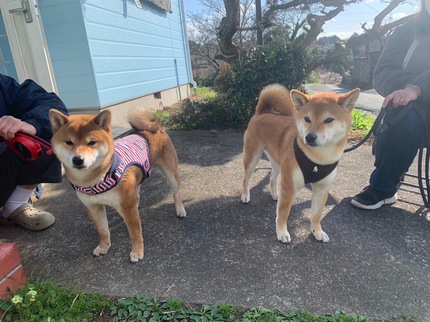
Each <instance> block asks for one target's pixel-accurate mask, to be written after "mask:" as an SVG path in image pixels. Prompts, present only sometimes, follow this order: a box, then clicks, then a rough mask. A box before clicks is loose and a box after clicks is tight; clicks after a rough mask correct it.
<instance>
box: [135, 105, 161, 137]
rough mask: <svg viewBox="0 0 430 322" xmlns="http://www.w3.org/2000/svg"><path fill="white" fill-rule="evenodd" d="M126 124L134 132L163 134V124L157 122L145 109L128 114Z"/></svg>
mask: <svg viewBox="0 0 430 322" xmlns="http://www.w3.org/2000/svg"><path fill="white" fill-rule="evenodd" d="M128 123H130V125H131V127H132V128H133V130H135V131H148V132H151V133H162V132H164V128H163V124H161V122H160V121H158V119H157V117H156V116H155V114H154V112H152V111H151V110H149V109H146V108H137V109H134V110H132V111H131V112H130V113H129V114H128Z"/></svg>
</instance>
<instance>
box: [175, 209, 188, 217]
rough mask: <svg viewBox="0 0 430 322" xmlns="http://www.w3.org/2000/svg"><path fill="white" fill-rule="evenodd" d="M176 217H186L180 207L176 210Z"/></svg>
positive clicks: (185, 213)
mask: <svg viewBox="0 0 430 322" xmlns="http://www.w3.org/2000/svg"><path fill="white" fill-rule="evenodd" d="M176 215H177V216H178V217H181V218H184V217H187V212H186V210H185V208H184V207H181V208H178V209H176Z"/></svg>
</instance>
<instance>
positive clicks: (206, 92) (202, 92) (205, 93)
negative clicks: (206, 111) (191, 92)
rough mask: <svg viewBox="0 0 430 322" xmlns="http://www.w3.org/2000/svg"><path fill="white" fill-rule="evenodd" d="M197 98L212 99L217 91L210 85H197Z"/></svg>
mask: <svg viewBox="0 0 430 322" xmlns="http://www.w3.org/2000/svg"><path fill="white" fill-rule="evenodd" d="M196 96H197V97H196V98H198V99H209V100H211V99H214V98H215V97H216V96H217V92H216V91H215V90H213V89H212V88H210V87H197V95H196Z"/></svg>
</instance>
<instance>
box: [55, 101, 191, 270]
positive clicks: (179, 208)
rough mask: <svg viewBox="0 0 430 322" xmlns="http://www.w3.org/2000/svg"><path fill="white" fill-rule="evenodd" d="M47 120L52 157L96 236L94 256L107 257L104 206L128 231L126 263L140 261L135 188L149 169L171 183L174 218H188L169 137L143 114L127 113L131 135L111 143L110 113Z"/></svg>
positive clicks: (141, 248)
mask: <svg viewBox="0 0 430 322" xmlns="http://www.w3.org/2000/svg"><path fill="white" fill-rule="evenodd" d="M49 119H50V122H51V126H52V131H53V133H54V135H53V137H52V140H51V143H52V148H53V150H54V153H55V155H56V156H57V157H58V159H59V160H60V162H61V163H62V164H63V166H64V170H65V173H66V175H67V178H68V179H69V181H70V183H71V185H72V187H73V188H74V189H75V190H76V195H77V196H78V198H79V200H80V201H81V202H82V203H83V204H84V205H85V207H86V208H87V210H88V214H89V217H90V218H91V220H92V221H93V222H94V224H95V226H96V229H97V232H98V234H99V239H100V243H99V245H98V246H97V247H96V248H95V249H94V251H93V254H94V255H95V256H99V255H100V254H107V252H108V250H109V248H110V246H111V239H110V233H109V226H108V221H107V218H106V211H105V206H110V207H113V208H114V209H116V210H117V211H118V213H119V214H120V215H121V217H122V218H123V220H124V222H125V224H126V226H127V229H128V233H129V236H130V239H131V245H132V246H131V253H130V261H131V262H138V261H139V260H140V259H142V258H143V253H144V246H143V236H142V225H141V221H140V217H139V211H138V205H139V198H140V197H139V196H140V195H139V187H140V184H141V183H142V181H143V180H145V179H146V178H147V177H149V175H150V173H151V169H152V168H156V169H159V170H160V171H161V172H162V174H163V175H164V176H165V178H166V179H167V181H168V183H169V184H170V187H171V188H172V190H173V196H174V200H175V206H176V214H177V215H178V216H179V217H185V216H186V211H185V208H184V205H183V204H182V197H181V193H180V190H179V188H180V180H179V172H178V157H177V154H176V151H175V148H174V146H173V144H172V142H171V140H170V138H169V136H168V135H167V133H166V132H165V131H164V130H163V127H162V125H161V124H160V123H159V122H158V121H157V120H156V118H155V116H154V114H153V113H152V112H150V111H149V110H146V109H136V110H134V111H133V112H132V113H130V115H129V118H128V119H129V123H130V125H131V127H132V128H133V130H134V132H133V133H131V134H130V135H127V136H125V137H124V138H121V139H119V140H117V141H115V142H114V140H113V139H112V133H111V112H110V111H108V110H106V111H103V112H101V113H100V114H99V115H97V116H91V115H73V116H67V115H64V114H62V113H60V112H58V111H56V110H51V111H50V113H49Z"/></svg>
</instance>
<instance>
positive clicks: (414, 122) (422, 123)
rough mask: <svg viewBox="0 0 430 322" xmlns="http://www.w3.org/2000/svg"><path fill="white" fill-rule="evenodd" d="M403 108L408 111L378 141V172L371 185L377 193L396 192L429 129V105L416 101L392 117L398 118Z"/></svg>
mask: <svg viewBox="0 0 430 322" xmlns="http://www.w3.org/2000/svg"><path fill="white" fill-rule="evenodd" d="M404 108H409V111H408V112H407V113H405V114H404V115H402V117H401V118H400V119H399V120H397V121H396V122H395V123H394V124H392V125H390V126H389V128H388V129H387V130H386V131H385V132H384V133H383V134H381V135H380V136H377V138H376V142H375V143H376V144H375V170H374V171H373V172H372V175H371V176H370V186H371V187H372V188H373V189H375V190H379V191H392V190H394V189H396V188H397V187H398V185H399V183H400V178H401V176H402V175H403V174H404V173H405V172H407V171H408V169H409V167H410V165H411V164H412V162H413V161H414V159H415V156H416V155H417V151H418V149H419V148H420V147H422V146H423V142H424V141H425V138H426V134H427V132H426V131H427V130H426V127H427V128H428V126H429V124H430V122H429V118H430V113H428V104H423V103H422V102H413V103H410V104H409V105H408V106H407V107H401V108H396V109H393V110H392V111H391V112H390V115H389V117H392V118H395V117H396V115H397V114H398V113H401V111H402V109H404ZM418 109H421V111H419V110H418Z"/></svg>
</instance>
